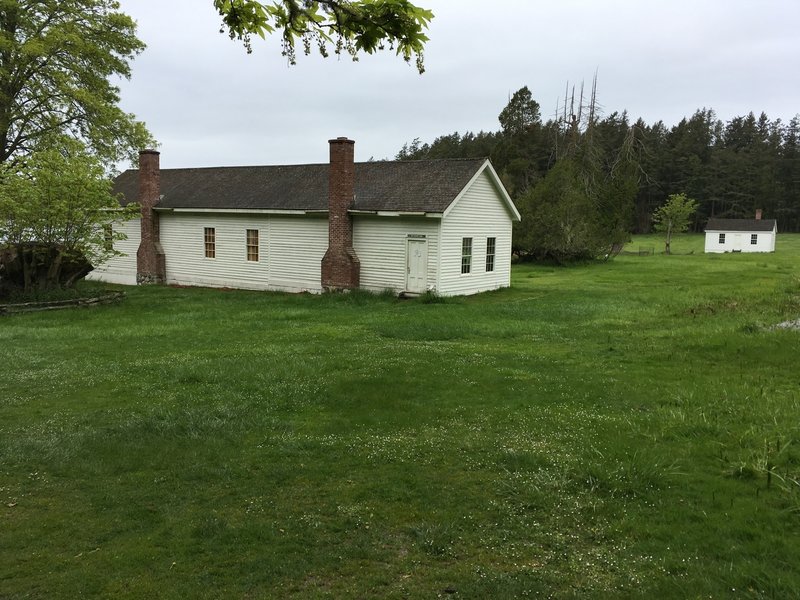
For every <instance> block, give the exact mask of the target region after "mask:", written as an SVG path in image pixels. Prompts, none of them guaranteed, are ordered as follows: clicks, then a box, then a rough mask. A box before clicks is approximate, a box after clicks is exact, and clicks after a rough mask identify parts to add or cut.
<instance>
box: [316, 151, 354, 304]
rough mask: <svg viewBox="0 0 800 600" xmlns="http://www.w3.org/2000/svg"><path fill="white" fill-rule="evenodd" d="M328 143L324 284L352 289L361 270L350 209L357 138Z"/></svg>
mask: <svg viewBox="0 0 800 600" xmlns="http://www.w3.org/2000/svg"><path fill="white" fill-rule="evenodd" d="M328 143H329V144H330V150H331V161H330V170H329V175H328V177H329V179H328V250H327V251H326V252H325V256H324V257H323V259H322V288H323V289H324V290H325V291H337V290H350V289H354V288H357V287H358V285H359V278H360V273H361V263H360V262H359V260H358V256H356V251H355V250H354V249H353V220H352V217H351V216H350V215H349V214H348V212H347V211H348V209H349V208H350V207H351V206H352V205H353V199H354V198H355V164H354V161H353V146H354V145H355V142H354V141H353V140H348V139H347V138H344V137H340V138H336V139H335V140H329V141H328Z"/></svg>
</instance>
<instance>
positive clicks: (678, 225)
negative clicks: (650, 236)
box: [653, 193, 699, 254]
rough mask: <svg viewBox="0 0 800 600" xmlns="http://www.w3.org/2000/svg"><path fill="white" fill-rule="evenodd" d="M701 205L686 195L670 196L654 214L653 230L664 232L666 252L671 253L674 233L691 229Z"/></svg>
mask: <svg viewBox="0 0 800 600" xmlns="http://www.w3.org/2000/svg"><path fill="white" fill-rule="evenodd" d="M698 206H699V203H698V202H697V201H696V200H693V199H691V198H689V197H688V196H687V195H686V194H683V193H681V194H670V195H669V197H668V198H667V202H666V204H664V205H663V206H661V207H659V208H658V209H656V211H655V212H654V213H653V228H654V229H655V230H656V231H662V232H664V234H665V236H666V238H665V246H664V252H665V253H666V254H669V253H670V242H671V241H672V234H673V233H680V232H682V231H686V230H687V229H689V223H690V219H691V217H692V215H693V214H694V211H696V210H697V207H698Z"/></svg>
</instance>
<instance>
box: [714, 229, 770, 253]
mask: <svg viewBox="0 0 800 600" xmlns="http://www.w3.org/2000/svg"><path fill="white" fill-rule="evenodd" d="M720 233H724V234H725V243H724V244H720V243H719V234H720ZM753 234H756V235H757V236H758V238H757V243H756V244H751V243H750V236H751V235H753ZM737 235H738V236H740V237H739V239H738V240H737V238H736V236H737ZM775 237H776V233H775V231H721V230H716V231H711V230H708V231H706V240H705V252H708V253H722V252H734V251H736V252H775Z"/></svg>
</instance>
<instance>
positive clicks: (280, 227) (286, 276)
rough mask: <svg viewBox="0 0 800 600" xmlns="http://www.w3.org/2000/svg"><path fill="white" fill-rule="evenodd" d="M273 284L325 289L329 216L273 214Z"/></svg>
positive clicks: (319, 290)
mask: <svg viewBox="0 0 800 600" xmlns="http://www.w3.org/2000/svg"><path fill="white" fill-rule="evenodd" d="M269 222H270V234H269V253H270V256H271V258H270V284H271V287H272V288H273V289H283V290H287V291H309V292H321V291H322V257H323V256H325V250H327V248H328V219H327V218H326V217H323V218H320V217H271V218H270V219H269Z"/></svg>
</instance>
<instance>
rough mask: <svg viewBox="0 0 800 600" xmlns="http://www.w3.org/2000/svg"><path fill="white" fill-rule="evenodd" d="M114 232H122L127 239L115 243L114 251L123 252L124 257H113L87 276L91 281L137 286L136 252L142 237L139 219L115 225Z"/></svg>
mask: <svg viewBox="0 0 800 600" xmlns="http://www.w3.org/2000/svg"><path fill="white" fill-rule="evenodd" d="M113 228H114V231H115V232H117V231H121V232H122V233H124V234H125V235H127V236H128V237H127V239H124V240H117V241H115V242H114V249H115V250H117V251H119V252H122V253H123V255H122V256H112V257H111V258H109V259H108V260H107V261H105V262H103V263H101V264H99V265H97V266H96V267H95V268H94V270H93V271H92V272H91V273H89V274H88V275H87V276H86V279H89V280H91V281H105V282H106V283H118V284H123V285H136V251H137V250H138V249H139V242H140V241H141V237H142V230H141V226H140V225H139V219H131V220H130V221H124V222H122V223H114V224H113Z"/></svg>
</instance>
